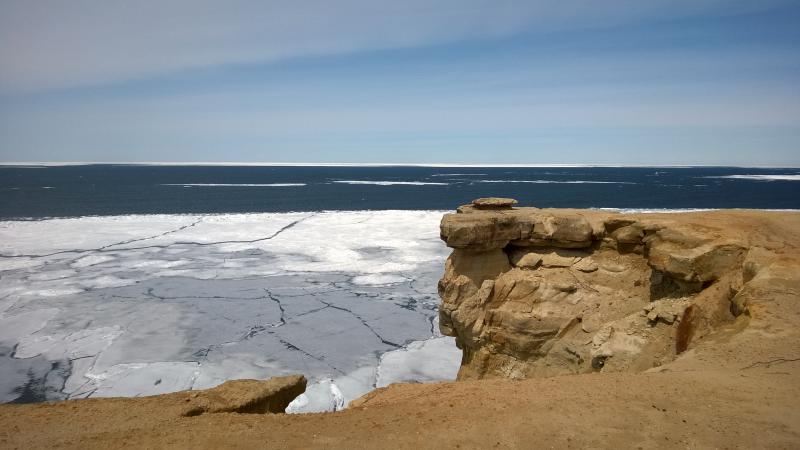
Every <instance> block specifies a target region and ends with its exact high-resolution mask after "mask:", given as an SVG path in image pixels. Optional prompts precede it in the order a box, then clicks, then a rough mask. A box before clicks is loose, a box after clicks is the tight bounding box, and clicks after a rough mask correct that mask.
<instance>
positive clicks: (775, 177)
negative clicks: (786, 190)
mask: <svg viewBox="0 0 800 450" xmlns="http://www.w3.org/2000/svg"><path fill="white" fill-rule="evenodd" d="M703 178H727V179H730V180H755V181H800V174H797V175H721V176H709V177H703Z"/></svg>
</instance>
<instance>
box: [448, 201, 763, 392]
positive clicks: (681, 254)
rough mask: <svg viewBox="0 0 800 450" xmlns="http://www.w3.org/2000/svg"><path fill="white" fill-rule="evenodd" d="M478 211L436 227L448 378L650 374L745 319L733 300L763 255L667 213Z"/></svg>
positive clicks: (464, 211)
mask: <svg viewBox="0 0 800 450" xmlns="http://www.w3.org/2000/svg"><path fill="white" fill-rule="evenodd" d="M507 203H508V202H507ZM478 206H479V203H475V202H473V205H466V206H462V207H460V208H459V209H458V213H457V214H447V215H445V216H444V218H443V219H442V223H441V237H442V239H443V240H444V241H445V242H446V243H447V245H448V246H449V247H452V248H453V252H452V254H451V255H450V257H449V258H448V260H447V263H446V266H445V273H444V276H443V278H442V279H441V281H440V282H439V294H440V296H441V298H442V304H441V307H440V312H439V319H440V320H439V324H440V328H441V331H442V333H444V334H446V335H449V336H454V337H455V338H456V343H457V345H458V346H459V348H461V349H462V351H463V358H462V363H461V369H460V371H459V379H475V378H485V377H508V378H528V377H535V376H551V375H558V374H568V373H584V372H591V371H598V370H602V371H643V370H647V369H650V368H652V367H656V366H660V365H662V364H665V363H667V362H669V361H671V360H673V359H674V358H675V357H676V355H677V354H678V353H679V352H683V351H685V350H686V349H687V348H689V347H690V346H691V344H692V342H693V340H696V339H700V338H702V337H703V336H705V335H707V334H709V333H711V332H712V331H713V330H714V329H716V328H718V327H719V326H721V325H723V324H725V323H726V322H731V321H733V320H734V319H735V316H736V315H738V314H741V313H742V312H743V311H745V310H746V309H747V306H746V305H742V304H740V303H741V298H740V296H737V293H739V292H740V291H742V290H744V291H745V292H746V291H747V289H748V286H747V284H746V283H748V281H749V279H753V278H754V277H755V275H753V274H752V273H755V272H757V271H758V269H757V267H759V265H763V264H764V261H767V262H768V261H769V259H770V257H772V254H771V253H770V252H769V251H767V250H764V249H761V248H758V247H756V248H750V246H749V245H748V244H747V243H746V242H745V241H744V240H743V239H737V238H736V237H735V236H734V237H731V234H730V233H728V234H725V233H721V232H719V230H717V229H714V228H711V227H707V226H704V225H702V224H699V223H697V222H696V221H695V222H692V221H687V220H684V219H680V220H673V219H671V218H670V217H669V216H668V215H622V214H617V213H612V212H604V211H592V210H544V209H536V208H514V209H510V208H509V209H492V210H486V209H483V208H480V207H478ZM756 261H761V262H756Z"/></svg>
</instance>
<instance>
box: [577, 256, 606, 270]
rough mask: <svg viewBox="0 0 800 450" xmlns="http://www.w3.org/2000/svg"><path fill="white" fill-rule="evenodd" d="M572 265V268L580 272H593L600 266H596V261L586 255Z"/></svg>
mask: <svg viewBox="0 0 800 450" xmlns="http://www.w3.org/2000/svg"><path fill="white" fill-rule="evenodd" d="M572 267H573V268H574V269H577V270H580V271H581V272H586V273H591V272H595V271H596V270H597V269H598V268H599V267H600V266H598V265H597V263H596V262H595V261H594V260H593V259H592V258H589V257H586V258H582V259H581V260H580V261H578V262H577V263H575V264H574V265H573V266H572Z"/></svg>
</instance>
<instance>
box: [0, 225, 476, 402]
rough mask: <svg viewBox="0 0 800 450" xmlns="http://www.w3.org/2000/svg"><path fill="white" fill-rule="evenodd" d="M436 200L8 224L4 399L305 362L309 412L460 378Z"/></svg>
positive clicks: (162, 383) (131, 391)
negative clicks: (426, 205)
mask: <svg viewBox="0 0 800 450" xmlns="http://www.w3.org/2000/svg"><path fill="white" fill-rule="evenodd" d="M441 214H442V212H436V211H374V212H370V211H355V212H317V213H280V214H227V215H205V216H189V215H147V216H117V217H85V218H73V219H50V220H41V221H6V222H0V277H2V280H3V281H2V283H0V401H10V400H13V399H15V398H18V397H20V396H22V397H23V398H24V399H27V400H31V399H38V400H45V399H59V398H83V397H101V396H116V395H125V396H133V395H150V394H158V393H164V392H172V391H175V390H180V389H189V388H193V389H200V388H206V387H211V386H214V385H217V384H219V383H221V382H224V381H226V380H228V379H234V378H268V377H271V376H279V375H285V374H289V373H303V374H305V375H306V376H307V377H308V378H309V390H308V392H307V393H306V396H305V400H306V403H305V405H295V406H294V407H293V408H294V411H297V412H302V411H314V410H330V409H331V408H340V407H343V406H346V404H347V403H348V402H349V401H350V400H352V399H354V398H357V397H359V396H361V395H363V394H364V393H366V392H368V391H370V390H371V389H373V388H374V387H375V386H379V385H383V384H384V383H388V382H392V380H395V381H426V380H435V379H447V378H452V377H453V376H454V374H455V371H457V368H458V359H460V351H458V349H457V348H455V345H454V344H452V342H450V341H448V339H450V338H441V337H439V335H438V334H437V328H438V325H437V323H436V320H435V319H436V315H437V308H438V304H439V299H438V296H437V294H436V282H437V280H438V278H439V276H440V275H441V273H440V272H441V267H442V265H443V263H444V259H445V257H446V255H447V253H448V252H447V248H446V247H445V246H444V244H443V243H442V242H441V241H440V239H439V229H438V224H439V220H440V218H441ZM434 361H435V363H434ZM326 383H327V384H326Z"/></svg>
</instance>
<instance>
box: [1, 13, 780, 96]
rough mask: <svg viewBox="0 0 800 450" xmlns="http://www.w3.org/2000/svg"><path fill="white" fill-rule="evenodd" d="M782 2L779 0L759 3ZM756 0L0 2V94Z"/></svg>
mask: <svg viewBox="0 0 800 450" xmlns="http://www.w3.org/2000/svg"><path fill="white" fill-rule="evenodd" d="M776 2H778V3H781V1H768V2H762V3H761V5H759V7H763V6H764V4H765V3H776ZM753 4H754V2H746V1H739V0H736V1H723V0H694V1H690V0H673V1H668V0H654V1H646V2H643V1H639V0H617V1H607V2H603V3H602V5H600V4H598V5H593V6H592V7H587V5H586V3H584V2H579V1H576V0H539V1H488V0H444V1H437V2H430V1H427V0H407V1H403V2H396V1H368V0H340V1H335V2H334V1H325V0H322V1H248V0H230V1H211V0H160V1H157V0H140V1H121V0H109V1H101V0H71V1H67V0H36V1H30V0H0V92H21V91H35V90H40V89H52V88H63V87H72V86H85V85H93V84H103V83H113V82H118V81H123V80H127V79H136V78H141V77H149V76H158V75H160V74H164V73H169V72H174V71H180V70H187V69H194V68H203V67H214V66H219V65H226V64H248V63H264V62H272V61H280V60H285V59H291V58H298V57H306V56H314V55H334V54H346V53H351V52H359V51H368V50H376V49H387V48H403V47H417V46H425V45H434V44H439V43H446V42H452V41H457V40H461V39H480V38H486V37H497V36H506V35H510V34H514V33H519V32H534V31H537V30H538V31H551V30H563V29H572V28H581V27H587V26H608V25H612V24H618V23H625V22H629V21H635V20H646V19H648V18H663V17H675V16H686V15H692V14H699V13H708V12H710V11H711V12H713V11H716V10H720V11H724V12H725V13H730V12H732V11H734V12H735V11H738V10H742V9H749V8H753V6H752V5H753Z"/></svg>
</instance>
